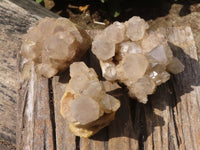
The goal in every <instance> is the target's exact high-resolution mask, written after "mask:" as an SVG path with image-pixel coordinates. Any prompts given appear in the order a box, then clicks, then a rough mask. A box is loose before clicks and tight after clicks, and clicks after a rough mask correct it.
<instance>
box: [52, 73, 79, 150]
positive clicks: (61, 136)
mask: <svg viewBox="0 0 200 150" xmlns="http://www.w3.org/2000/svg"><path fill="white" fill-rule="evenodd" d="M68 79H69V72H64V73H61V74H60V75H59V76H55V77H53V94H54V95H53V100H54V107H55V111H54V112H55V126H56V145H57V150H75V149H76V140H75V138H76V137H75V136H74V135H73V133H72V132H70V131H69V128H68V123H67V121H66V120H65V119H64V118H63V117H62V116H61V114H60V100H61V97H62V95H63V94H64V92H65V88H66V85H67V82H68Z"/></svg>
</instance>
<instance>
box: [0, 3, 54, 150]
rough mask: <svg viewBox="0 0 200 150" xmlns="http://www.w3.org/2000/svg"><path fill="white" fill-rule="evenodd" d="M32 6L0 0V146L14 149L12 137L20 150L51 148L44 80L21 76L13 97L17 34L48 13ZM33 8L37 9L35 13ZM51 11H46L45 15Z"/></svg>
mask: <svg viewBox="0 0 200 150" xmlns="http://www.w3.org/2000/svg"><path fill="white" fill-rule="evenodd" d="M15 2H19V1H15ZM21 2H22V1H21ZM23 2H24V3H22V4H23V5H24V6H25V7H26V8H27V10H30V9H28V7H27V6H30V5H32V7H33V6H34V5H33V2H32V1H30V0H27V1H23ZM20 6H21V5H20ZM34 8H35V10H34V12H35V13H33V12H31V11H27V10H25V9H22V7H19V6H18V5H16V4H14V3H12V1H9V0H2V1H0V15H1V17H0V44H1V49H0V61H1V66H0V71H1V76H0V83H1V88H0V91H1V92H0V98H1V100H0V109H1V111H0V116H1V118H0V145H2V146H1V147H6V148H7V149H15V147H14V146H15V143H16V139H17V143H18V149H20V150H21V149H26V148H27V149H29V148H31V149H43V148H47V149H54V148H53V146H54V144H53V140H52V137H53V136H52V133H53V132H52V125H51V120H50V109H49V102H48V101H49V98H48V80H47V79H44V78H40V77H37V78H32V80H29V79H30V78H28V79H25V80H24V81H23V82H22V84H21V87H20V90H19V93H20V96H19V97H20V98H19V99H18V101H17V100H16V99H17V94H16V91H17V88H18V87H19V86H18V84H17V82H16V81H17V80H18V76H17V64H16V58H17V57H16V56H17V53H18V54H19V50H20V46H21V37H22V35H23V34H24V33H25V32H26V31H27V29H28V28H29V27H30V26H31V24H32V23H35V22H36V21H37V20H38V19H39V18H41V17H44V16H47V14H48V12H47V11H46V12H45V11H41V10H40V8H42V7H40V6H34ZM42 9H43V8H42ZM37 10H40V11H39V13H38V11H37ZM36 12H37V13H36ZM44 12H45V13H44ZM52 14H53V13H49V16H51V15H52ZM52 16H57V15H56V14H54V15H52ZM35 76H36V75H35ZM33 80H34V83H35V84H34V85H35V88H36V89H37V90H36V89H34V93H32V95H34V94H35V95H34V98H35V99H32V100H31V99H30V94H31V93H30V92H33V91H31V90H30V89H31V88H32V87H31V85H33V84H32V82H30V81H33ZM21 81H22V80H21ZM40 82H41V83H42V85H43V86H42V85H40ZM30 84H31V85H30ZM26 94H27V95H26ZM36 94H37V95H38V97H36ZM28 97H29V100H28ZM34 100H35V101H34ZM16 103H17V104H16ZM31 104H34V105H31ZM28 110H30V111H28ZM16 111H17V113H16ZM17 115H18V116H17ZM28 118H29V119H28ZM16 126H17V138H16ZM29 140H30V141H29ZM3 149H4V148H3Z"/></svg>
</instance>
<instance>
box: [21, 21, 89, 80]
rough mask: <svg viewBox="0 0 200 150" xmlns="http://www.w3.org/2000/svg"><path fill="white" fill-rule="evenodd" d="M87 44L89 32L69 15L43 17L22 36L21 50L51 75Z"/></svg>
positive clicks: (82, 52)
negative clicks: (71, 19) (69, 17)
mask: <svg viewBox="0 0 200 150" xmlns="http://www.w3.org/2000/svg"><path fill="white" fill-rule="evenodd" d="M90 44H91V39H90V37H89V35H87V33H86V32H85V31H84V30H82V29H81V28H80V27H78V26H76V25H75V24H73V23H72V22H70V21H69V20H68V19H66V18H58V19H54V18H44V19H41V20H40V22H39V24H38V25H37V26H35V27H32V28H30V29H29V30H28V33H27V34H26V35H25V36H24V38H23V44H22V47H21V54H22V55H23V56H24V57H25V58H27V59H28V60H29V61H34V62H35V64H36V69H37V72H38V73H39V74H41V75H43V76H45V77H47V78H50V77H52V76H54V75H55V74H56V73H58V72H59V71H62V70H64V69H66V68H67V67H68V66H69V65H70V64H71V63H72V62H73V61H74V60H77V59H79V58H80V57H81V56H82V55H83V54H84V53H85V52H86V51H87V49H88V48H89V47H90Z"/></svg>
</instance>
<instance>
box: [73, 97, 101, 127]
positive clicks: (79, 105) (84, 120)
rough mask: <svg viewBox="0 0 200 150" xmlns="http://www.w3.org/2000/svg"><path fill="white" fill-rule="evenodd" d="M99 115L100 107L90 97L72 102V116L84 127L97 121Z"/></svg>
mask: <svg viewBox="0 0 200 150" xmlns="http://www.w3.org/2000/svg"><path fill="white" fill-rule="evenodd" d="M99 113H100V107H99V104H98V102H96V101H95V100H93V99H92V98H90V97H89V96H81V97H79V98H76V99H74V100H72V102H71V115H72V117H73V118H74V119H75V120H76V121H77V122H79V123H80V124H82V125H85V124H88V123H90V122H92V121H95V120H97V119H98V118H99Z"/></svg>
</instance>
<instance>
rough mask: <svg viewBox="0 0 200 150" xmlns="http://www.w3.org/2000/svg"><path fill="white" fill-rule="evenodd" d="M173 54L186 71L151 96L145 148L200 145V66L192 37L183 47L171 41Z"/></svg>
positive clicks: (174, 76)
mask: <svg viewBox="0 0 200 150" xmlns="http://www.w3.org/2000/svg"><path fill="white" fill-rule="evenodd" d="M170 46H171V48H172V49H173V52H174V55H175V56H176V57H178V58H179V59H180V60H181V62H182V63H183V64H184V65H185V70H184V72H182V73H180V74H177V75H173V76H172V77H171V79H170V81H169V82H167V83H166V84H164V85H161V86H160V87H159V88H158V89H157V92H156V93H155V94H154V95H152V96H150V100H151V101H150V102H149V103H148V104H147V105H146V106H145V115H146V129H147V133H148V134H149V136H148V137H147V140H146V141H145V142H144V147H145V149H148V150H149V149H166V150H167V149H173V150H174V149H177V150H178V149H181V150H182V149H187V150H189V149H193V150H197V149H198V147H199V146H200V143H199V140H198V139H199V136H200V115H199V111H200V107H199V101H200V96H199V93H200V82H199V81H200V67H199V62H198V59H197V48H196V45H195V42H194V39H193V37H192V39H191V41H188V43H186V42H185V43H184V44H181V45H180V47H181V48H180V47H178V46H175V45H173V44H170Z"/></svg>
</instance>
